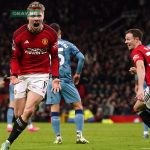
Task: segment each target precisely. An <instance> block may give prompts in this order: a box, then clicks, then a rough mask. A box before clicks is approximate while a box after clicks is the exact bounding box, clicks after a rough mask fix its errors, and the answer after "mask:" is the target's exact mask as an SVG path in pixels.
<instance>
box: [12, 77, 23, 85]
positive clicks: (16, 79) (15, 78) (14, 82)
mask: <svg viewBox="0 0 150 150" xmlns="http://www.w3.org/2000/svg"><path fill="white" fill-rule="evenodd" d="M19 82H21V81H20V80H19V79H18V78H17V77H16V76H10V83H11V84H17V83H19Z"/></svg>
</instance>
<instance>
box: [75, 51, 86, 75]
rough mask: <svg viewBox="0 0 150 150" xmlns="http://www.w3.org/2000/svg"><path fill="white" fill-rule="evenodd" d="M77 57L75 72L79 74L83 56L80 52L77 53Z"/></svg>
mask: <svg viewBox="0 0 150 150" xmlns="http://www.w3.org/2000/svg"><path fill="white" fill-rule="evenodd" d="M77 58H78V64H77V69H76V73H78V74H81V72H82V69H83V66H84V61H85V58H84V55H83V54H82V53H78V54H77Z"/></svg>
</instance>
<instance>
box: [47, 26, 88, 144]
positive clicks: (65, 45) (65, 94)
mask: <svg viewBox="0 0 150 150" xmlns="http://www.w3.org/2000/svg"><path fill="white" fill-rule="evenodd" d="M50 26H51V27H52V28H53V29H54V30H55V31H56V32H57V35H58V39H59V40H58V56H59V59H60V68H59V77H60V81H61V82H60V84H61V90H60V92H59V93H56V94H54V93H53V92H52V93H50V91H51V80H50V83H49V85H48V88H47V100H46V104H50V105H51V107H50V110H51V123H52V127H53V130H54V132H55V135H56V139H55V141H54V143H55V144H60V143H62V137H61V133H60V116H59V113H60V101H61V99H62V98H64V100H65V102H66V103H73V106H74V109H75V124H76V143H81V144H86V143H89V142H88V141H87V140H86V139H85V138H84V137H83V136H82V131H83V125H84V117H83V106H82V102H81V98H80V95H79V92H78V90H77V88H76V87H75V85H77V84H78V83H79V80H80V74H81V71H82V68H83V65H84V56H83V54H82V53H81V52H80V51H79V49H78V48H77V47H76V46H75V45H74V44H72V43H70V42H68V41H65V40H63V39H61V29H60V26H59V25H58V24H57V23H53V24H51V25H50ZM72 56H73V57H75V58H76V59H77V60H78V63H77V69H76V73H75V75H74V76H73V78H72V72H71V57H72Z"/></svg>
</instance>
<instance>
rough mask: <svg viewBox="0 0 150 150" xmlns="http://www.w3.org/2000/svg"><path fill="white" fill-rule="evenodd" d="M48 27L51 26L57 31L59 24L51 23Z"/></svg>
mask: <svg viewBox="0 0 150 150" xmlns="http://www.w3.org/2000/svg"><path fill="white" fill-rule="evenodd" d="M50 27H51V28H53V29H54V30H55V31H56V32H57V33H58V31H60V30H61V29H60V25H59V24H58V23H51V24H50Z"/></svg>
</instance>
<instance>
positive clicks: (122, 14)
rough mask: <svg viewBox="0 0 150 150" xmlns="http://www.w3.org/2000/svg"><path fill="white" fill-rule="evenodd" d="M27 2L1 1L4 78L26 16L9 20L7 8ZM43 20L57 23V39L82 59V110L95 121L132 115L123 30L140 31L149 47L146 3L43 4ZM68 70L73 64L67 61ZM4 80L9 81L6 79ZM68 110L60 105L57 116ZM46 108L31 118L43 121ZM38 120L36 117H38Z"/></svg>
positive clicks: (2, 109) (0, 70)
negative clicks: (72, 47) (68, 43)
mask: <svg viewBox="0 0 150 150" xmlns="http://www.w3.org/2000/svg"><path fill="white" fill-rule="evenodd" d="M29 2H31V1H28V0H27V1H23V0H20V1H19V0H18V1H17V0H14V2H13V1H11V0H5V2H4V1H3V2H1V3H3V4H2V5H0V76H1V79H0V80H2V79H3V77H4V76H5V75H8V76H9V58H10V56H11V43H12V41H11V39H12V33H13V31H14V30H16V29H17V28H18V27H19V26H21V25H22V24H24V23H26V22H27V21H26V18H12V17H10V10H17V9H25V8H26V7H27V6H28V4H29ZM41 2H42V3H43V4H45V7H46V12H45V22H46V23H47V24H50V23H52V22H57V23H59V24H60V25H61V27H62V31H63V39H66V40H69V41H71V42H73V43H74V44H75V45H76V46H77V47H78V48H79V49H80V50H81V52H82V53H83V54H84V56H85V66H84V69H83V72H82V77H81V81H80V84H79V85H78V86H77V87H78V90H79V92H80V95H81V98H82V102H83V105H84V108H85V110H86V109H88V110H90V111H91V112H92V113H93V115H94V119H95V121H101V120H102V118H108V117H109V116H110V115H129V114H134V112H133V110H132V105H133V103H134V96H135V93H134V76H133V75H130V74H129V72H128V70H129V68H130V67H131V65H132V64H131V62H130V61H129V51H128V49H127V47H126V46H125V44H124V32H125V31H126V30H128V29H129V28H140V29H142V30H143V31H144V34H145V35H144V44H149V43H150V36H149V35H150V29H149V28H150V10H149V7H148V6H149V4H150V1H148V0H132V1H131V0H126V1H124V0H120V1H113V0H100V1H99V0H92V1H85V0H80V1H75V0H65V1H59V0H55V1H53V0H51V1H48V0H43V1H41ZM72 68H73V72H74V71H75V68H76V61H75V60H73V63H72ZM8 82H9V81H8ZM8 82H6V83H5V87H1V88H0V120H5V113H6V110H7V104H8ZM71 109H72V107H71V106H70V105H66V104H64V102H62V104H61V113H62V115H64V114H67V113H69V110H71ZM47 112H48V111H47V107H46V106H45V104H44V102H43V103H41V105H40V107H39V110H38V111H37V112H36V114H35V120H38V121H46V120H47V119H48V118H49V117H48V116H49V114H48V113H47ZM39 116H40V117H39Z"/></svg>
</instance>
